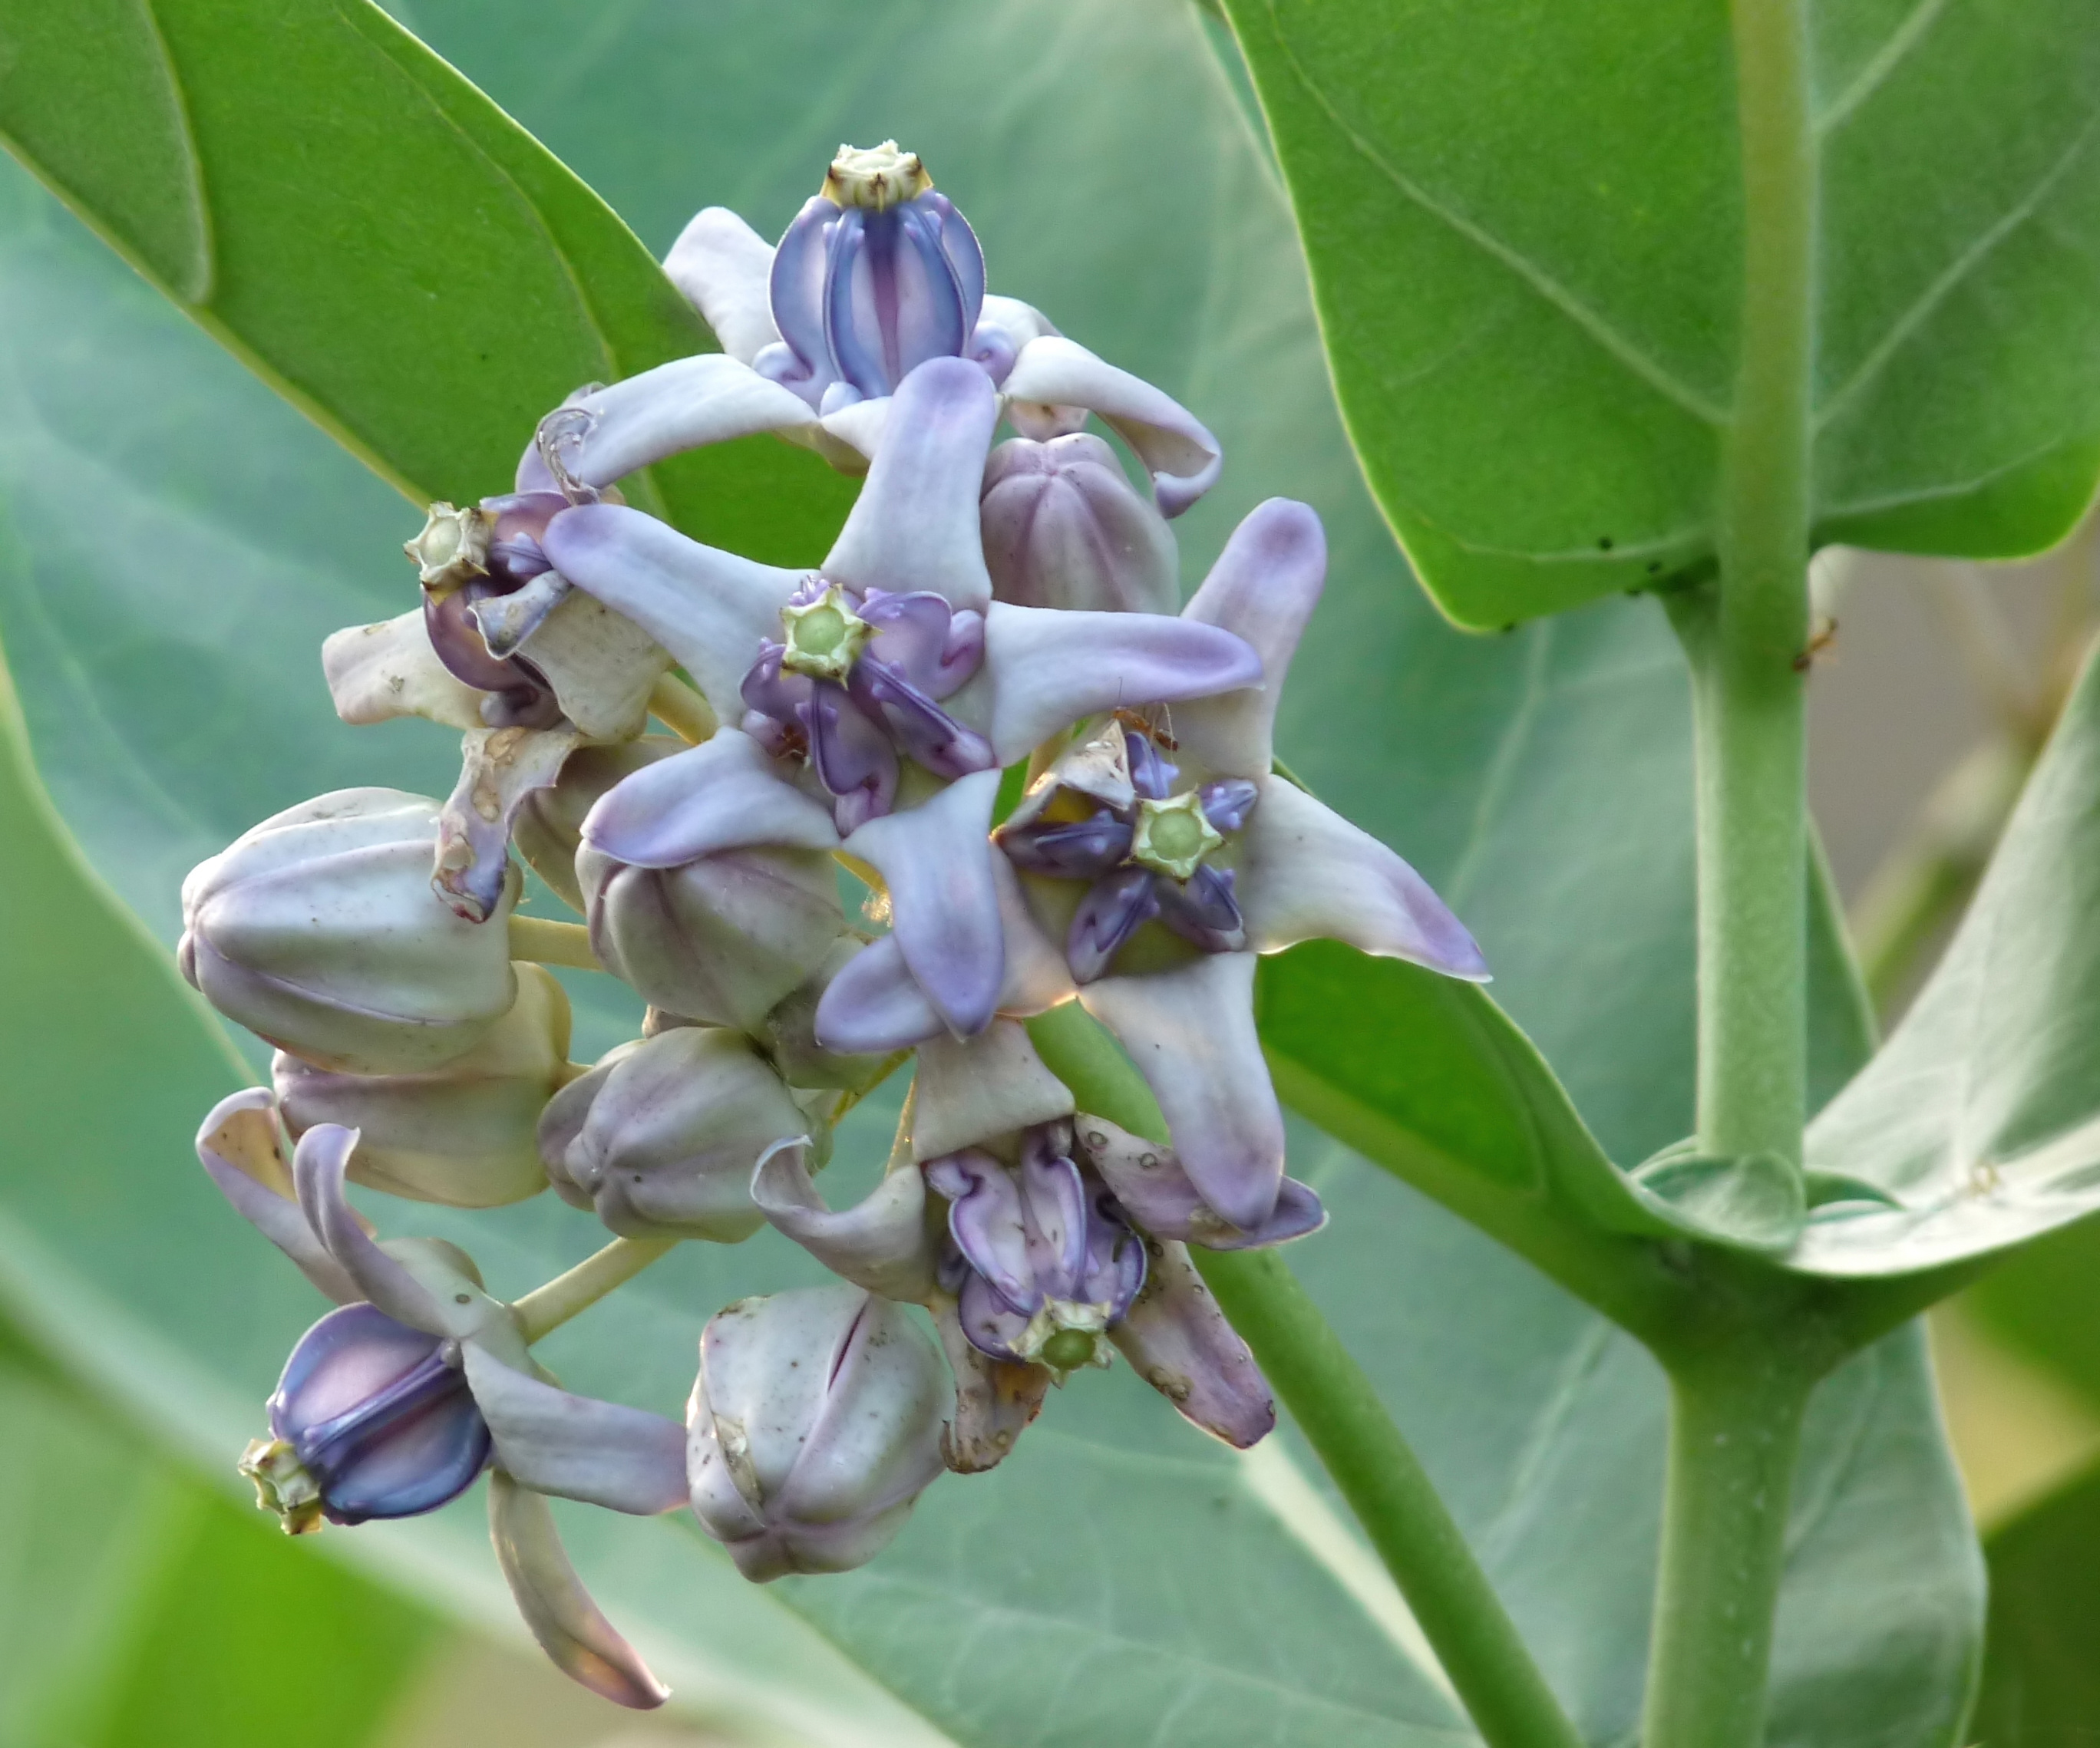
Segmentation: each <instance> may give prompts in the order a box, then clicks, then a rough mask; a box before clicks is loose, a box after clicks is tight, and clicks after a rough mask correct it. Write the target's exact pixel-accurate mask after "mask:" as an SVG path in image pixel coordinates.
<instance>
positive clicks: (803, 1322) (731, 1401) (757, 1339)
mask: <svg viewBox="0 0 2100 1748" xmlns="http://www.w3.org/2000/svg"><path fill="white" fill-rule="evenodd" d="M950 1399H951V1389H950V1386H949V1384H948V1380H947V1375H946V1369H945V1368H944V1367H943V1366H942V1363H941V1358H940V1355H939V1354H938V1353H937V1352H936V1351H935V1350H934V1348H933V1344H932V1343H931V1342H930V1341H928V1340H927V1338H926V1337H925V1336H924V1335H922V1334H921V1333H920V1331H919V1330H918V1328H916V1327H915V1325H914V1324H913V1323H912V1322H911V1319H910V1318H909V1317H907V1315H906V1314H905V1312H904V1310H902V1307H901V1306H898V1305H893V1304H891V1303H890V1302H889V1301H888V1300H886V1299H879V1298H877V1297H875V1296H874V1295H873V1294H871V1293H867V1292H862V1290H861V1289H860V1288H857V1287H845V1286H840V1287H820V1288H810V1289H807V1290H805V1291H803V1292H783V1293H778V1294H775V1295H774V1297H771V1298H765V1299H742V1300H739V1301H737V1303H735V1305H730V1307H729V1308H728V1309H727V1310H724V1311H721V1312H719V1313H717V1314H716V1315H715V1316H714V1317H713V1318H712V1319H710V1320H709V1321H708V1327H707V1328H706V1329H705V1331H704V1332H703V1333H702V1334H701V1336H700V1376H699V1381H698V1382H697V1383H695V1385H694V1386H693V1396H692V1400H691V1402H690V1403H689V1404H688V1405H687V1407H686V1428H687V1430H688V1433H689V1435H690V1442H689V1444H688V1446H687V1452H686V1473H687V1475H688V1477H690V1480H691V1482H692V1489H693V1511H694V1513H695V1515H696V1516H697V1517H699V1520H700V1524H701V1526H702V1527H703V1528H704V1529H705V1530H706V1531H707V1532H708V1534H709V1535H711V1536H712V1537H713V1538H714V1539H716V1540H717V1541H718V1542H720V1543H722V1544H723V1545H724V1546H725V1547H726V1548H728V1550H729V1552H730V1557H731V1558H733V1559H734V1560H735V1561H736V1564H737V1569H738V1570H739V1571H740V1572H742V1573H743V1575H744V1576H745V1577H746V1578H750V1579H752V1581H753V1582H754V1583H765V1582H766V1581H767V1580H769V1579H771V1578H779V1577H780V1576H781V1575H783V1574H785V1573H789V1572H844V1571H847V1570H850V1569H851V1568H853V1567H854V1566H858V1565H864V1564H866V1563H867V1561H870V1560H871V1559H873V1558H874V1557H875V1556H876V1554H878V1553H880V1552H881V1551H882V1550H883V1548H885V1547H887V1546H888V1545H889V1543H890V1541H891V1540H892V1539H893V1538H894V1537H895V1536H896V1534H897V1532H898V1530H900V1529H902V1527H903V1524H904V1520H905V1518H906V1517H907V1516H908V1515H909V1513H910V1512H911V1507H912V1504H913V1502H914V1501H915V1500H916V1499H917V1498H918V1496H919V1495H920V1493H921V1492H923V1491H924V1490H925V1488H926V1486H927V1484H928V1483H929V1482H931V1481H932V1480H933V1477H935V1476H936V1475H937V1474H939V1473H941V1469H942V1460H941V1427H942V1413H943V1411H944V1409H945V1408H946V1405H947V1403H948V1402H949V1401H950Z"/></svg>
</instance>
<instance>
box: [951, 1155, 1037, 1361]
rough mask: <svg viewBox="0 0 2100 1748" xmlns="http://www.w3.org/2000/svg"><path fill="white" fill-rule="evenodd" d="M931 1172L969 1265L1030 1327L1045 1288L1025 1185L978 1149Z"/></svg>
mask: <svg viewBox="0 0 2100 1748" xmlns="http://www.w3.org/2000/svg"><path fill="white" fill-rule="evenodd" d="M925 1173H926V1182H928V1183H929V1184H930V1185H931V1186H932V1187H933V1188H934V1189H935V1190H937V1191H939V1192H940V1193H941V1194H942V1195H944V1196H946V1198H947V1199H948V1202H949V1208H948V1231H950V1233H951V1234H952V1235H953V1236H954V1238H955V1244H956V1247H957V1248H959V1249H960V1250H961V1252H962V1253H963V1258H964V1261H966V1262H968V1264H969V1266H971V1268H973V1269H974V1270H976V1271H977V1274H979V1275H982V1276H983V1277H984V1279H985V1280H986V1282H988V1283H990V1287H991V1288H992V1290H993V1291H994V1292H996V1293H997V1294H998V1295H999V1297H1000V1298H1002V1299H1004V1301H1006V1305H1007V1308H1008V1310H1012V1311H1014V1312H1017V1313H1018V1314H1019V1315H1020V1316H1021V1319H1022V1321H1023V1322H1024V1323H1025V1322H1026V1320H1027V1319H1028V1317H1029V1316H1030V1314H1031V1313H1033V1312H1034V1311H1035V1308H1036V1307H1037V1306H1038V1305H1041V1304H1042V1302H1043V1289H1042V1288H1041V1287H1040V1286H1039V1285H1038V1283H1037V1282H1036V1278H1035V1265H1036V1260H1037V1259H1036V1255H1035V1246H1034V1245H1032V1244H1031V1243H1030V1220H1029V1216H1028V1210H1027V1209H1026V1205H1025V1203H1024V1199H1023V1196H1022V1194H1021V1185H1020V1183H1019V1182H1017V1181H1016V1179H1015V1178H1014V1176H1013V1174H1012V1173H1011V1172H1009V1171H1008V1170H1007V1169H1006V1168H1005V1166H1004V1165H1001V1164H1000V1163H999V1161H998V1160H995V1159H994V1158H993V1157H992V1156H991V1155H990V1154H989V1153H986V1152H985V1151H982V1149H980V1148H977V1147H964V1148H963V1149H961V1150H960V1151H958V1152H955V1153H950V1154H946V1155H945V1156H942V1157H941V1158H939V1159H934V1160H927V1161H926V1165H925ZM1054 1211H1055V1210H1054V1209H1053V1210H1052V1212H1053V1213H1054Z"/></svg>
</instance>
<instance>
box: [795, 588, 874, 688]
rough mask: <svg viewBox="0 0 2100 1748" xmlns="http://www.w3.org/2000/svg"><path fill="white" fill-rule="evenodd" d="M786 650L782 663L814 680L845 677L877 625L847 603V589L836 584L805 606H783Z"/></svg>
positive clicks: (841, 678)
mask: <svg viewBox="0 0 2100 1748" xmlns="http://www.w3.org/2000/svg"><path fill="white" fill-rule="evenodd" d="M780 620H781V623H782V624H783V626H785V627H786V628H787V649H786V650H785V651H784V652H783V654H782V655H781V658H780V665H781V666H782V667H784V668H786V669H787V671H789V672H791V673H796V674H806V675H808V676H810V678H811V679H812V680H844V679H845V677H846V676H847V675H848V674H849V673H851V672H852V671H853V665H854V663H855V662H857V661H858V660H859V659H860V653H861V650H862V648H863V647H865V646H866V645H867V641H868V639H869V638H870V637H871V636H874V635H875V627H873V626H871V625H870V624H869V623H867V620H865V619H862V618H861V616H860V615H859V614H857V613H855V612H854V610H853V609H852V607H851V606H850V605H848V604H847V601H846V595H845V590H844V589H842V588H839V587H838V586H837V585H836V584H834V585H833V586H832V587H831V588H827V589H826V590H825V591H824V592H823V594H822V595H821V596H820V597H818V598H817V599H816V600H815V601H811V602H810V604H809V605H807V606H806V607H783V608H782V609H781V611H780Z"/></svg>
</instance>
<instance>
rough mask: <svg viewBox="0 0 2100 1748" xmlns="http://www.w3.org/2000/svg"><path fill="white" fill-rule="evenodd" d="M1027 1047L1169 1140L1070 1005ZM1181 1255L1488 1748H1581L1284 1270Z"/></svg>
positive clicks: (1091, 1097)
mask: <svg viewBox="0 0 2100 1748" xmlns="http://www.w3.org/2000/svg"><path fill="white" fill-rule="evenodd" d="M1028 1035H1029V1037H1030V1040H1031V1041H1033V1042H1034V1044H1035V1048H1036V1051H1037V1053H1038V1054H1039V1055H1040V1056H1041V1057H1042V1058H1043V1062H1044V1063H1045V1064H1046V1065H1047V1066H1048V1068H1049V1070H1050V1072H1052V1074H1054V1075H1056V1076H1057V1077H1058V1079H1060V1080H1061V1081H1064V1083H1065V1085H1067V1086H1069V1087H1070V1088H1071V1090H1072V1095H1073V1097H1074V1099H1077V1100H1078V1102H1079V1108H1080V1109H1081V1110H1083V1111H1087V1112H1092V1114H1094V1115H1095V1116H1103V1117H1106V1118H1107V1119H1108V1120H1109V1121H1110V1122H1111V1123H1114V1124H1115V1125H1118V1127H1120V1128H1123V1129H1128V1130H1130V1131H1131V1132H1132V1134H1140V1135H1145V1136H1147V1137H1149V1138H1151V1139H1153V1140H1155V1141H1158V1142H1162V1143H1163V1142H1164V1141H1165V1140H1166V1139H1167V1125H1166V1124H1165V1122H1164V1121H1162V1118H1161V1116H1160V1114H1159V1107H1158V1104H1157V1103H1155V1102H1154V1099H1153V1097H1152V1093H1151V1090H1150V1089H1149V1088H1148V1087H1147V1086H1146V1085H1145V1081H1144V1077H1142V1076H1140V1074H1139V1073H1138V1072H1137V1069H1136V1067H1135V1066H1133V1065H1132V1063H1131V1060H1130V1059H1129V1058H1128V1057H1127V1056H1126V1055H1123V1050H1122V1049H1121V1047H1120V1046H1118V1044H1117V1043H1116V1041H1115V1040H1114V1039H1113V1038H1112V1037H1110V1036H1109V1034H1108V1033H1106V1032H1105V1031H1103V1030H1102V1029H1101V1027H1100V1026H1099V1025H1097V1024H1096V1023H1095V1022H1094V1021H1093V1020H1092V1019H1090V1018H1089V1017H1088V1016H1087V1012H1086V1010H1084V1009H1083V1008H1082V1007H1081V1006H1079V1003H1078V1002H1067V1003H1065V1005H1064V1006H1061V1007H1054V1008H1052V1009H1051V1010H1050V1011H1049V1012H1048V1013H1047V1014H1040V1015H1037V1016H1036V1017H1035V1019H1031V1020H1030V1021H1029V1022H1028ZM1189 1256H1190V1257H1191V1258H1193V1261H1194V1262H1195V1264H1196V1266H1197V1268H1198V1270H1200V1271H1201V1272H1202V1276H1203V1279H1205V1280H1206V1281H1207V1283H1209V1284H1210V1288H1211V1292H1214V1293H1215V1294H1216V1295H1217V1299H1218V1303H1219V1305H1220V1306H1222V1307H1223V1308H1224V1313H1225V1315H1226V1317H1227V1318H1228V1319H1230V1320H1231V1323H1232V1325H1233V1328H1235V1329H1237V1330H1238V1331H1239V1332H1240V1334H1241V1336H1242V1337H1244V1338H1245V1340H1246V1344H1247V1345H1248V1346H1249V1347H1251V1348H1252V1349H1253V1350H1254V1354H1255V1358H1256V1359H1258V1360H1259V1361H1260V1363H1261V1366H1262V1369H1263V1371H1264V1372H1266V1373H1267V1374H1268V1378H1269V1381H1270V1382H1271V1383H1272V1384H1273V1385H1274V1386H1275V1389H1276V1391H1277V1394H1278V1395H1280V1396H1281V1397H1282V1398H1283V1401H1284V1404H1285V1406H1286V1407H1288V1408H1289V1409H1290V1411H1291V1413H1292V1414H1293V1415H1294V1416H1296V1418H1297V1420H1298V1424H1299V1429H1301V1430H1302V1431H1303V1432H1304V1434H1305V1436H1306V1438H1307V1439H1308V1441H1309V1442H1311V1444H1312V1448H1313V1450H1314V1451H1317V1453H1318V1455H1319V1457H1320V1460H1321V1462H1322V1463H1323V1464H1326V1468H1327V1473H1329V1474H1330V1475H1331V1476H1333V1477H1334V1479H1335V1486H1338V1487H1339V1488H1340V1489H1341V1490H1342V1496H1343V1498H1344V1499H1347V1500H1348V1502H1349V1506H1350V1508H1351V1509H1352V1510H1353V1511H1354V1512H1356V1514H1357V1521H1359V1522H1360V1523H1361V1524H1362V1525H1363V1527H1364V1533H1365V1534H1366V1535H1368V1536H1369V1537H1370V1541H1371V1545H1372V1546H1373V1547H1374V1548H1375V1549H1376V1550H1377V1551H1378V1555H1379V1558H1380V1559H1381V1560H1382V1561H1384V1562H1385V1565H1386V1568H1387V1570H1388V1571H1390V1572H1391V1573H1392V1576H1393V1580H1394V1582H1395V1583H1397V1584H1398V1585H1399V1586H1400V1589H1401V1595H1403V1596H1405V1597H1406V1598H1407V1601H1408V1605H1409V1607H1410V1608H1411V1609H1413V1610H1414V1618H1415V1619H1416V1621H1417V1622H1418V1623H1419V1624H1420V1626H1421V1627H1422V1631H1423V1634H1424V1636H1426V1637H1427V1639H1428V1640H1429V1643H1430V1645H1431V1647H1432V1649H1434V1650H1435V1651H1436V1658H1437V1661H1438V1662H1440V1663H1441V1664H1442V1665H1443V1667H1444V1672H1445V1674H1446V1675H1449V1677H1450V1680H1451V1685H1452V1686H1453V1688H1454V1689H1456V1691H1457V1693H1458V1697H1459V1698H1460V1699H1461V1700H1462V1701H1463V1702H1464V1703H1465V1706H1466V1708H1467V1711H1468V1712H1470V1713H1471V1716H1472V1719H1473V1722H1474V1724H1476V1726H1477V1727H1478V1728H1479V1730H1480V1734H1481V1736H1482V1737H1483V1738H1484V1739H1485V1741H1486V1742H1487V1743H1488V1745H1489V1748H1582V1737H1581V1736H1580V1735H1578V1734H1577V1733H1576V1730H1575V1727H1574V1726H1573V1724H1570V1723H1569V1722H1568V1718H1567V1715H1565V1714H1564V1712H1563V1711H1561V1709H1560V1702H1558V1701H1556V1700H1555V1698H1554V1697H1553V1691H1552V1689H1551V1688H1549V1687H1548V1686H1547V1685H1546V1679H1545V1677H1544V1676H1542V1675H1540V1673H1539V1672H1538V1667H1537V1664H1535V1663H1534V1662H1533V1661H1532V1659H1531V1653H1529V1651H1528V1650H1527V1649H1525V1647H1524V1640H1522V1639H1521V1638H1520V1636H1518V1633H1517V1630H1516V1627H1515V1623H1513V1622H1511V1619H1510V1618H1509V1615H1508V1614H1507V1612H1506V1611H1505V1610H1504V1609H1503V1608H1502V1601H1501V1599H1500V1598H1499V1597H1498V1596H1496V1595H1495V1592H1494V1587H1493V1586H1492V1585H1491V1584H1489V1582H1488V1578H1487V1574H1485V1573H1484V1572H1483V1571H1481V1570H1480V1563H1479V1562H1478V1561H1476V1560H1475V1559H1474V1558H1473V1554H1472V1550H1471V1549H1470V1548H1467V1545H1466V1539H1465V1537H1464V1536H1463V1535H1462V1534H1460V1533H1459V1530H1458V1525H1457V1524H1456V1523H1454V1521H1452V1518H1451V1514H1450V1512H1449V1511H1447V1510H1446V1509H1445V1506H1444V1502H1443V1501H1442V1500H1441V1499H1439V1498H1438V1497H1437V1495H1436V1488H1435V1487H1434V1486H1432V1484H1431V1482H1430V1480H1429V1477H1428V1476H1427V1473H1424V1472H1423V1467H1422V1464H1421V1463H1420V1462H1419V1461H1418V1460H1417V1459H1416V1457H1415V1455H1414V1451H1412V1450H1410V1448H1409V1446H1408V1443H1407V1441H1406V1440H1405V1438H1402V1437H1401V1433H1400V1429H1399V1428H1397V1427H1396V1426H1395V1425H1394V1424H1393V1423H1392V1417H1391V1416H1388V1415H1387V1413H1386V1411H1385V1407H1384V1405H1383V1403H1382V1402H1380V1401H1379V1395H1378V1391H1377V1389H1376V1388H1375V1387H1374V1385H1373V1384H1372V1383H1371V1380H1370V1379H1369V1378H1368V1377H1366V1376H1365V1375H1364V1371H1363V1368H1362V1367H1361V1366H1359V1365H1358V1364H1357V1363H1356V1361H1355V1360H1354V1359H1352V1358H1351V1357H1350V1356H1349V1353H1348V1350H1347V1349H1346V1348H1344V1347H1343V1345H1342V1343H1341V1340H1340V1338H1339V1336H1336V1335H1335V1332H1334V1331H1333V1329H1331V1328H1329V1327H1328V1323H1327V1320H1326V1319H1325V1318H1324V1317H1322V1316H1321V1314H1320V1308H1319V1307H1318V1306H1317V1305H1315V1304H1313V1302H1312V1300H1311V1298H1309V1297H1308V1296H1307V1294H1306V1292H1305V1289H1304V1288H1303V1287H1301V1286H1300V1285H1299V1283H1298V1280H1297V1278H1296V1277H1295V1275H1292V1274H1291V1272H1290V1267H1289V1266H1288V1265H1287V1264H1286V1263H1285V1262H1284V1261H1283V1259H1282V1257H1279V1256H1278V1255H1277V1253H1275V1252H1274V1251H1211V1250H1203V1249H1199V1248H1193V1247H1192V1248H1191V1249H1190V1251H1189Z"/></svg>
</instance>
